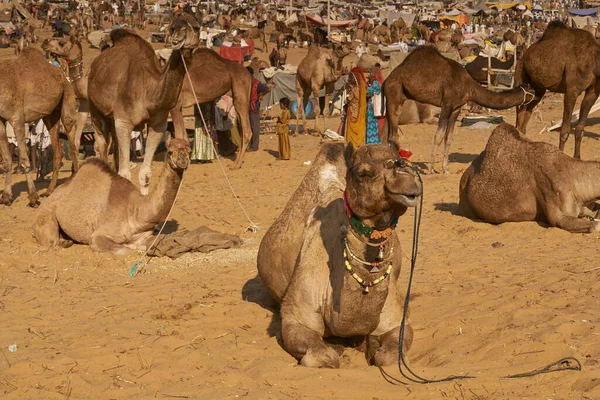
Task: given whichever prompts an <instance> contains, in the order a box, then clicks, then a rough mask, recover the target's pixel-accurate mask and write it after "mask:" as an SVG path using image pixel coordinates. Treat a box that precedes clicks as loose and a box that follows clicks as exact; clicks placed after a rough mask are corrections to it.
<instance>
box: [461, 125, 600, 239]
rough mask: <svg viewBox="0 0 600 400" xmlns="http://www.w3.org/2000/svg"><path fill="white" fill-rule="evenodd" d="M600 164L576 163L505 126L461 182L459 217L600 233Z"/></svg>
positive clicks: (468, 169)
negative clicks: (597, 208) (599, 208)
mask: <svg viewBox="0 0 600 400" xmlns="http://www.w3.org/2000/svg"><path fill="white" fill-rule="evenodd" d="M598 177H600V163H599V162H595V161H580V160H576V159H573V158H571V157H569V156H567V155H566V154H564V153H563V152H562V151H560V150H559V149H557V148H556V147H554V146H552V145H550V144H548V143H541V142H533V141H531V140H529V139H527V138H526V137H524V136H522V135H521V134H520V133H519V131H518V130H517V129H515V128H514V127H513V126H511V125H508V124H502V125H500V126H499V127H497V128H496V129H494V131H493V132H492V135H491V136H490V138H489V140H488V143H487V146H486V148H485V151H484V152H483V153H481V154H480V155H479V157H477V158H476V159H475V160H474V161H473V163H472V164H471V165H470V166H469V168H467V170H466V171H465V173H464V174H463V176H462V179H461V181H460V203H459V207H458V209H459V213H460V214H461V215H464V216H467V217H469V218H479V219H481V220H483V221H486V222H489V223H492V224H501V223H503V222H519V221H540V222H547V223H548V224H550V226H553V227H558V228H561V229H564V230H567V231H570V232H579V233H585V232H598V231H600V221H599V220H596V219H594V218H595V217H596V216H597V214H596V213H593V212H592V210H591V209H589V208H588V206H590V205H595V204H594V201H596V200H599V199H600V185H599V182H600V181H599V180H598Z"/></svg>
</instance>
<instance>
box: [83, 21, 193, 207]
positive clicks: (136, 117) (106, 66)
mask: <svg viewBox="0 0 600 400" xmlns="http://www.w3.org/2000/svg"><path fill="white" fill-rule="evenodd" d="M170 38H171V41H172V42H173V44H175V45H177V46H178V47H179V48H181V47H183V50H179V49H178V48H177V49H175V50H174V51H173V53H172V54H171V58H170V59H169V62H168V64H167V66H166V67H165V68H164V69H161V67H160V64H159V61H158V58H157V57H156V55H155V53H154V50H153V48H152V46H151V45H150V43H148V42H147V41H145V40H144V39H142V38H141V37H140V36H138V35H136V34H135V33H133V32H131V31H127V30H124V29H117V30H114V31H112V32H111V39H112V42H113V46H112V47H111V48H109V49H107V50H105V51H103V52H102V53H100V55H99V56H98V57H97V58H96V59H95V60H94V62H93V63H92V68H91V71H90V76H89V80H88V94H89V100H90V113H91V116H92V121H93V123H94V130H95V131H96V135H95V140H96V149H97V153H98V154H100V157H101V158H102V159H103V160H106V159H107V158H108V146H107V139H108V138H109V137H110V134H111V132H113V131H114V132H113V133H114V136H115V137H116V142H117V144H118V171H119V175H121V176H123V177H125V178H127V179H130V178H131V172H130V169H129V151H130V147H131V139H130V138H131V131H133V130H134V129H135V128H136V127H137V128H138V129H139V128H141V127H142V126H143V124H146V125H147V127H148V139H147V142H146V152H145V155H144V162H143V164H142V166H141V168H140V171H139V182H140V190H141V193H142V194H144V195H145V194H148V187H149V185H150V177H151V174H152V170H151V166H152V158H153V157H154V153H155V152H156V149H157V147H158V145H159V144H160V142H161V140H162V139H163V137H164V135H165V132H166V130H167V118H168V116H169V111H170V110H171V109H172V108H174V107H175V106H176V104H177V102H178V99H179V95H180V92H181V87H182V86H183V82H184V77H185V69H184V66H183V61H182V60H183V59H182V56H183V57H185V58H187V61H186V62H188V63H189V62H190V59H191V49H189V48H190V47H191V48H194V47H195V46H196V45H197V44H198V35H197V32H196V31H195V30H194V29H192V28H191V26H190V25H189V24H186V23H185V22H181V23H177V22H175V23H173V24H172V25H171V36H170Z"/></svg>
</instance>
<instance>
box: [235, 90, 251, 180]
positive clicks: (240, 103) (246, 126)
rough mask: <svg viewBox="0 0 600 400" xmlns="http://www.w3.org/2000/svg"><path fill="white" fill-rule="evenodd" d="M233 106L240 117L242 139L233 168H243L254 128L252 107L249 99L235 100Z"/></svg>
mask: <svg viewBox="0 0 600 400" xmlns="http://www.w3.org/2000/svg"><path fill="white" fill-rule="evenodd" d="M233 106H234V107H235V110H236V111H237V115H238V126H239V127H241V129H242V132H241V137H242V147H241V148H240V149H239V150H240V152H239V153H238V156H237V157H236V159H235V165H234V166H232V168H241V167H242V163H243V162H244V155H245V154H246V149H247V148H248V144H249V143H250V140H251V139H252V127H251V126H250V105H249V102H248V101H247V98H245V97H244V98H243V99H240V98H237V99H236V98H235V95H234V99H233Z"/></svg>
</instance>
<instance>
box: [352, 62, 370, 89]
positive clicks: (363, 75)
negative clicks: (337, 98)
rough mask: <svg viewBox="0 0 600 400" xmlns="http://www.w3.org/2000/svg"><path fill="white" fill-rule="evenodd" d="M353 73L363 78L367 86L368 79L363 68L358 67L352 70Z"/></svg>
mask: <svg viewBox="0 0 600 400" xmlns="http://www.w3.org/2000/svg"><path fill="white" fill-rule="evenodd" d="M351 72H354V73H356V74H359V75H360V76H362V79H363V82H364V83H365V85H366V84H367V79H366V78H365V73H364V72H363V70H362V68H361V67H359V66H356V67H354V68H352V70H351Z"/></svg>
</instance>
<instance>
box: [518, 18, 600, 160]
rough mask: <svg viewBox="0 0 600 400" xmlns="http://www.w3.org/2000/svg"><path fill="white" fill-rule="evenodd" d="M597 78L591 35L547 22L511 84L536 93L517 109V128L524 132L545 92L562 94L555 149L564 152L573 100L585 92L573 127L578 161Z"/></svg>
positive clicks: (598, 49) (598, 54)
mask: <svg viewBox="0 0 600 400" xmlns="http://www.w3.org/2000/svg"><path fill="white" fill-rule="evenodd" d="M598 77H600V45H598V43H597V42H596V40H595V39H594V36H593V35H592V34H591V33H589V32H587V31H585V30H583V29H573V28H567V27H566V26H565V25H564V24H563V23H561V22H556V21H555V22H551V23H550V24H549V25H548V28H547V29H546V31H545V32H544V35H543V36H542V39H541V40H540V41H539V42H537V43H534V44H533V45H531V47H529V49H527V51H526V52H525V54H524V55H523V57H522V58H521V59H520V60H519V62H518V64H517V70H516V71H515V84H529V85H530V86H531V87H532V88H533V89H534V90H535V94H536V98H535V100H533V101H532V102H531V103H529V104H527V105H522V106H521V107H517V129H519V130H520V131H521V132H523V133H525V132H526V129H527V123H528V122H529V118H530V117H531V113H532V112H533V109H534V108H535V106H536V105H537V104H538V103H539V102H540V100H541V99H542V97H543V96H544V94H545V93H546V91H547V90H549V91H551V92H554V93H564V94H565V97H564V108H563V120H562V126H561V128H560V141H559V146H558V147H559V148H560V149H561V150H564V149H565V143H566V142H567V139H568V138H569V134H570V132H571V115H572V114H573V108H574V107H575V101H576V100H577V97H579V95H580V94H581V92H585V95H584V97H583V101H582V102H581V108H580V110H579V120H578V121H577V125H576V126H575V153H574V157H575V158H577V159H579V158H580V156H581V153H580V150H581V140H582V139H583V128H584V127H585V120H586V119H587V116H588V114H589V112H590V109H591V108H592V106H593V105H594V103H595V102H596V100H597V99H598V95H600V80H599V79H598Z"/></svg>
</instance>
